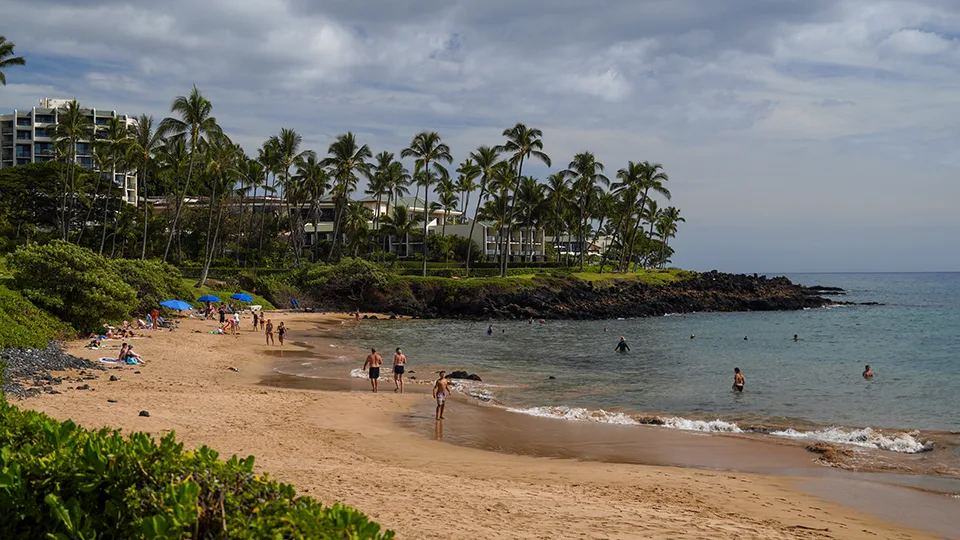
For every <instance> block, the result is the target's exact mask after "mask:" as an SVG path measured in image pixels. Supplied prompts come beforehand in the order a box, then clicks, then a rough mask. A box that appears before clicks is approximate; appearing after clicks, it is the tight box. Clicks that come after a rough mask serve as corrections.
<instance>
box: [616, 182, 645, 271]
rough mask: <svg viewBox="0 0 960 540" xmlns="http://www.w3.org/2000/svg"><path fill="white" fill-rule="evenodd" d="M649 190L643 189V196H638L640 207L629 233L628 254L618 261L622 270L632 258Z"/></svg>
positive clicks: (626, 267)
mask: <svg viewBox="0 0 960 540" xmlns="http://www.w3.org/2000/svg"><path fill="white" fill-rule="evenodd" d="M649 191H650V190H649V188H648V189H645V190H643V197H641V198H640V208H639V209H638V210H637V222H636V223H635V224H634V226H633V233H631V234H630V252H629V256H628V257H626V258H625V259H621V261H622V262H621V263H620V266H622V267H623V268H624V271H626V270H627V269H628V268H629V267H630V260H631V259H633V246H634V244H636V239H637V231H638V230H639V229H640V221H641V217H642V216H643V208H644V207H645V206H646V205H647V193H648V192H649ZM622 256H623V254H621V257H622ZM624 261H625V264H624Z"/></svg>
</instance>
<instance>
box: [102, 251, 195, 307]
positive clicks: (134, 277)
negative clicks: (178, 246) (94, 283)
mask: <svg viewBox="0 0 960 540" xmlns="http://www.w3.org/2000/svg"><path fill="white" fill-rule="evenodd" d="M109 262H110V264H111V265H112V266H113V268H114V269H115V270H116V272H117V274H118V275H119V276H120V279H122V280H123V281H124V282H125V283H127V284H128V285H130V286H131V287H133V290H135V291H136V292H137V303H136V305H135V306H134V307H133V312H134V313H140V314H146V313H149V312H150V310H152V309H154V308H155V307H157V305H158V304H159V303H160V302H162V301H164V300H171V299H179V300H186V301H187V302H189V301H191V300H193V298H194V296H193V291H192V290H191V289H190V288H189V287H187V286H186V285H184V283H183V277H182V276H181V275H180V271H179V270H177V269H176V268H175V267H173V266H171V265H169V264H166V263H162V262H160V261H140V260H133V259H114V260H110V261H109Z"/></svg>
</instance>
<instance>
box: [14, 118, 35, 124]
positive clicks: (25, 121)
mask: <svg viewBox="0 0 960 540" xmlns="http://www.w3.org/2000/svg"><path fill="white" fill-rule="evenodd" d="M17 125H18V126H32V125H33V122H31V121H30V119H29V118H17Z"/></svg>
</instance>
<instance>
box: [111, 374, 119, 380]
mask: <svg viewBox="0 0 960 540" xmlns="http://www.w3.org/2000/svg"><path fill="white" fill-rule="evenodd" d="M110 380H111V381H119V380H120V377H117V376H116V375H111V376H110Z"/></svg>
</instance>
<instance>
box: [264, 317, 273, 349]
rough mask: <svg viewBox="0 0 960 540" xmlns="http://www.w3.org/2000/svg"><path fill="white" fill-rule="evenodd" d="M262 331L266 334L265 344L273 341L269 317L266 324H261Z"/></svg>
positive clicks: (271, 324)
mask: <svg viewBox="0 0 960 540" xmlns="http://www.w3.org/2000/svg"><path fill="white" fill-rule="evenodd" d="M263 333H264V334H265V335H266V336H267V345H271V344H274V343H273V323H272V322H270V319H267V324H265V325H264V326H263Z"/></svg>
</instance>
